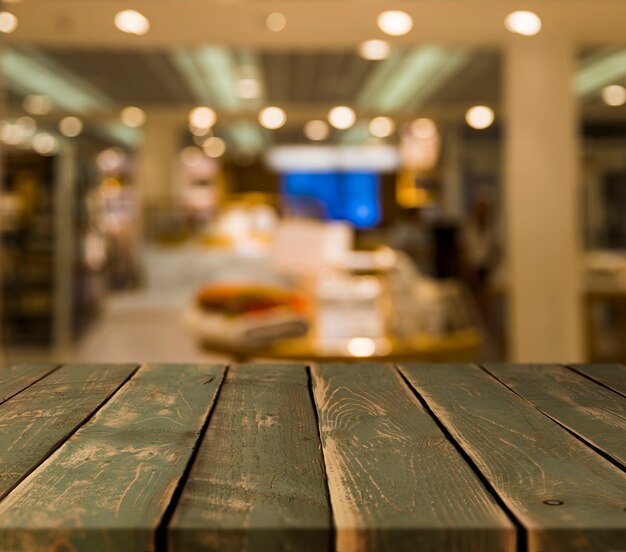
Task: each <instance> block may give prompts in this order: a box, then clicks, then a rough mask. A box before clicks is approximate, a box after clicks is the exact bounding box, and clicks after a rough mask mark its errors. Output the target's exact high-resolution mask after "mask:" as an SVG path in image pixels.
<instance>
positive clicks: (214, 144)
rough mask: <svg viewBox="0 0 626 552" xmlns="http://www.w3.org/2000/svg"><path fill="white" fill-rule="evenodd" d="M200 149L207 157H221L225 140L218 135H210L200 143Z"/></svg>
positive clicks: (224, 148)
mask: <svg viewBox="0 0 626 552" xmlns="http://www.w3.org/2000/svg"><path fill="white" fill-rule="evenodd" d="M202 150H203V151H204V153H205V155H207V156H208V157H213V158H216V157H221V156H222V155H224V153H225V152H226V142H224V140H222V139H221V138H219V137H218V136H211V137H210V138H207V139H206V140H205V141H204V143H203V144H202Z"/></svg>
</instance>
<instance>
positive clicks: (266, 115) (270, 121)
mask: <svg viewBox="0 0 626 552" xmlns="http://www.w3.org/2000/svg"><path fill="white" fill-rule="evenodd" d="M286 122H287V115H286V114H285V112H284V111H283V110H282V109H281V108H280V107H275V106H272V107H266V108H265V109H263V110H261V113H259V123H261V125H262V126H264V127H265V128H269V129H270V130H275V129H277V128H280V127H282V126H283V125H284V124H285V123H286Z"/></svg>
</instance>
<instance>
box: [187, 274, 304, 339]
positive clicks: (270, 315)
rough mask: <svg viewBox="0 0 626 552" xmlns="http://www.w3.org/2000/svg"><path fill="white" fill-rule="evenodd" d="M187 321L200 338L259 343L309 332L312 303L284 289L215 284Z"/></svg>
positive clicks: (198, 299)
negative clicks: (309, 315)
mask: <svg viewBox="0 0 626 552" xmlns="http://www.w3.org/2000/svg"><path fill="white" fill-rule="evenodd" d="M184 322H185V325H186V326H187V328H188V329H189V330H190V331H191V332H192V333H193V334H194V335H195V336H196V337H197V338H199V339H200V340H205V341H209V342H210V341H216V342H220V343H222V342H225V343H230V344H231V345H238V344H239V345H241V346H243V347H251V346H259V345H265V344H268V343H271V342H272V341H275V340H277V339H285V338H293V337H300V336H303V335H305V334H306V332H307V330H308V303H307V301H306V300H305V299H304V298H303V297H302V296H300V295H298V294H295V293H293V292H290V291H288V290H285V289H281V288H274V287H267V286H266V287H261V286H249V285H235V284H233V285H225V284H222V285H211V286H207V287H205V288H203V289H202V290H200V292H199V293H198V294H197V296H196V297H195V298H194V300H193V302H192V304H191V305H189V307H188V308H187V309H186V310H185V313H184Z"/></svg>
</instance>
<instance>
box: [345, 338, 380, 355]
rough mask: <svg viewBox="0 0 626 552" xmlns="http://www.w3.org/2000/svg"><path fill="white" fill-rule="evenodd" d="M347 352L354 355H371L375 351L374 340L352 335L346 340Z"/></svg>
mask: <svg viewBox="0 0 626 552" xmlns="http://www.w3.org/2000/svg"><path fill="white" fill-rule="evenodd" d="M348 352H349V353H350V354H351V355H352V356H354V357H360V358H363V357H371V356H372V355H373V354H374V353H375V352H376V342H375V341H374V340H373V339H370V338H369V337H353V338H352V339H351V340H350V341H348Z"/></svg>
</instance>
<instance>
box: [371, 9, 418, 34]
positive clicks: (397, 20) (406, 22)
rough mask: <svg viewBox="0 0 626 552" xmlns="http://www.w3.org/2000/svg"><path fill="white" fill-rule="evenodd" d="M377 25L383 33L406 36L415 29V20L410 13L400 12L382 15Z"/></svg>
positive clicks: (387, 12)
mask: <svg viewBox="0 0 626 552" xmlns="http://www.w3.org/2000/svg"><path fill="white" fill-rule="evenodd" d="M377 23H378V27H379V28H380V30H381V31H382V32H383V33H387V34H388V35H392V36H401V35H405V34H407V33H408V32H409V31H410V30H411V29H412V28H413V18H412V17H411V16H410V15H409V14H408V13H406V12H403V11H399V10H391V11H385V12H383V13H381V14H380V15H379V16H378V20H377Z"/></svg>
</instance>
